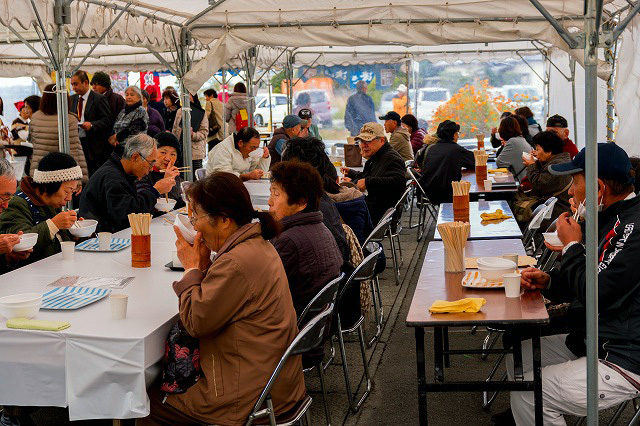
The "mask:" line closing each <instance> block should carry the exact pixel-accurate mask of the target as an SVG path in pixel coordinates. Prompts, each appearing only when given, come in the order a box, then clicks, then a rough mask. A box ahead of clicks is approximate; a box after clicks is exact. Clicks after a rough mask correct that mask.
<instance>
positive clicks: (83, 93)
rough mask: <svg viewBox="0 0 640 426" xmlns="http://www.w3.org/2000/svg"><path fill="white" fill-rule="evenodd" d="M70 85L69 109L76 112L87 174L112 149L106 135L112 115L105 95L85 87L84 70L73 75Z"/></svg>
mask: <svg viewBox="0 0 640 426" xmlns="http://www.w3.org/2000/svg"><path fill="white" fill-rule="evenodd" d="M71 88H72V89H73V91H74V92H75V94H74V95H73V96H72V97H71V106H70V112H73V113H75V114H77V115H78V126H79V128H78V136H80V142H81V143H82V149H83V150H84V155H85V157H86V159H87V168H88V169H89V176H91V175H92V174H93V173H94V172H95V171H96V170H98V168H99V167H100V166H101V165H102V164H103V163H104V162H105V161H107V159H108V158H109V156H110V155H111V152H112V151H113V148H112V147H111V145H110V144H109V136H111V133H112V132H113V121H114V120H115V117H114V118H112V117H111V112H110V110H109V103H108V102H107V98H105V97H104V96H103V95H101V94H99V93H96V92H94V91H93V90H91V89H90V88H89V76H88V75H87V73H86V72H84V71H77V72H76V73H75V74H73V76H72V77H71Z"/></svg>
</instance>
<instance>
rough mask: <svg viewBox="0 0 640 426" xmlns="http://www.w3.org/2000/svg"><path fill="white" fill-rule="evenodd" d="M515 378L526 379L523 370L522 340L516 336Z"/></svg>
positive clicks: (514, 354)
mask: <svg viewBox="0 0 640 426" xmlns="http://www.w3.org/2000/svg"><path fill="white" fill-rule="evenodd" d="M513 378H514V380H524V373H523V372H522V341H521V340H520V338H518V337H516V338H515V339H514V340H513Z"/></svg>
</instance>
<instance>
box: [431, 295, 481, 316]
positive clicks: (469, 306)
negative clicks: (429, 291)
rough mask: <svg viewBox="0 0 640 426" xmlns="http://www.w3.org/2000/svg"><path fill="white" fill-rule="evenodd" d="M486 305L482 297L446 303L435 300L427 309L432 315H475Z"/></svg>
mask: <svg viewBox="0 0 640 426" xmlns="http://www.w3.org/2000/svg"><path fill="white" fill-rule="evenodd" d="M485 303H487V301H486V300H484V298H482V297H468V298H466V299H460V300H455V301H453V302H447V301H446V300H436V301H435V302H433V305H431V307H430V308H429V312H432V313H434V314H455V313H461V312H469V313H476V312H478V311H479V310H480V308H482V307H483V306H484V304H485Z"/></svg>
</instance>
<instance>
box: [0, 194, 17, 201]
mask: <svg viewBox="0 0 640 426" xmlns="http://www.w3.org/2000/svg"><path fill="white" fill-rule="evenodd" d="M13 197H15V195H13V194H2V195H0V200H2V202H3V203H8V202H9V201H11V200H12V199H13Z"/></svg>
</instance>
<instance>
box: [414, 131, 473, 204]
mask: <svg viewBox="0 0 640 426" xmlns="http://www.w3.org/2000/svg"><path fill="white" fill-rule="evenodd" d="M475 165H476V162H475V159H474V158H473V152H471V151H469V150H468V149H465V148H463V147H462V146H460V145H458V144H457V143H455V142H454V141H453V140H443V139H440V140H439V141H438V142H437V143H436V144H435V145H433V146H432V147H431V148H429V155H427V157H426V158H425V160H424V166H423V168H422V177H421V178H420V185H421V186H422V188H423V189H424V191H425V192H426V194H427V197H428V198H429V201H431V202H432V203H435V204H441V203H450V202H452V200H453V188H452V187H451V182H454V181H459V180H460V179H462V168H463V167H464V168H465V169H473V168H474V167H475Z"/></svg>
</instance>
